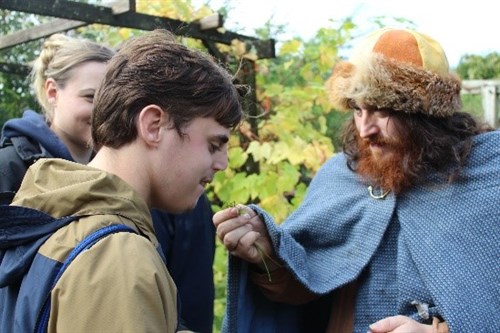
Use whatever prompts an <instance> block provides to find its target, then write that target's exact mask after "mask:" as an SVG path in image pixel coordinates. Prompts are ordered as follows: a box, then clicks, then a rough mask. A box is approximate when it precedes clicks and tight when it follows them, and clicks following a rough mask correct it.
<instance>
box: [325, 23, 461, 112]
mask: <svg viewBox="0 0 500 333" xmlns="http://www.w3.org/2000/svg"><path fill="white" fill-rule="evenodd" d="M326 89H327V92H328V95H329V98H330V101H331V102H332V104H333V105H334V107H336V108H338V109H340V110H343V111H347V110H350V106H349V105H350V102H351V101H354V102H357V103H359V104H364V105H369V106H371V107H375V108H378V109H389V110H393V111H401V112H405V113H423V114H426V115H429V116H434V117H448V116H451V115H452V114H453V113H455V112H457V111H460V109H461V100H460V89H461V83H460V80H459V79H458V77H456V76H455V75H453V74H450V73H449V68H448V60H447V59H446V55H445V53H444V51H443V49H442V48H441V46H440V45H439V43H438V42H436V41H435V40H434V39H432V38H430V37H429V36H426V35H424V34H421V33H418V32H415V31H411V30H406V29H392V28H383V29H380V30H377V31H375V32H373V33H371V34H370V35H368V36H367V37H366V38H365V39H364V40H363V41H361V43H360V44H359V45H358V47H357V48H356V49H355V50H354V51H353V55H352V57H351V58H350V59H349V61H348V62H345V61H343V62H340V63H338V64H337V65H336V66H335V68H334V70H333V74H332V76H331V77H330V78H329V79H328V81H327V82H326Z"/></svg>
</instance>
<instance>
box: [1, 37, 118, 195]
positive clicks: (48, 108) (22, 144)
mask: <svg viewBox="0 0 500 333" xmlns="http://www.w3.org/2000/svg"><path fill="white" fill-rule="evenodd" d="M113 54H114V51H113V50H112V49H111V48H108V47H106V46H104V45H100V44H97V43H95V42H92V41H90V40H85V39H77V38H70V37H67V36H65V35H62V34H55V35H52V36H51V37H50V38H48V39H47V40H46V41H45V42H44V44H43V47H42V50H41V52H40V55H39V57H38V58H37V59H36V60H35V62H34V65H33V69H32V73H31V78H32V88H33V90H34V92H35V95H36V98H37V100H38V102H39V104H40V106H41V108H42V111H43V115H41V114H39V113H37V112H34V111H31V110H27V111H25V112H24V114H23V117H22V118H19V119H11V120H9V121H7V122H6V123H5V125H4V128H3V131H2V139H1V142H0V174H1V177H0V191H1V192H11V193H12V194H13V193H14V192H16V191H17V189H18V188H19V186H20V185H21V181H22V179H23V177H24V174H25V173H26V170H27V168H28V167H29V166H30V165H31V164H32V163H34V162H35V161H36V160H38V159H40V158H44V157H58V158H63V159H66V160H70V161H75V162H79V163H83V164H86V163H88V162H89V161H90V158H91V157H92V154H93V149H92V147H91V144H90V141H91V135H90V118H91V115H92V109H93V100H94V93H95V91H96V89H97V87H98V86H99V83H100V81H101V80H102V78H103V76H104V72H105V70H106V64H107V62H108V61H109V60H110V59H111V57H112V56H113Z"/></svg>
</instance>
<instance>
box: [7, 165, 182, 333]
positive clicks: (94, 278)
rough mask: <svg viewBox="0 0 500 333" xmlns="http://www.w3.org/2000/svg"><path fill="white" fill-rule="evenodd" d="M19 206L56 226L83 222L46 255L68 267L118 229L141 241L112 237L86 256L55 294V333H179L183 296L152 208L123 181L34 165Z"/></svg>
mask: <svg viewBox="0 0 500 333" xmlns="http://www.w3.org/2000/svg"><path fill="white" fill-rule="evenodd" d="M12 204H13V205H20V206H25V207H30V208H36V209H38V210H41V211H43V212H46V213H48V214H50V215H52V216H54V217H56V218H58V217H63V216H67V215H77V216H81V218H79V219H78V220H77V221H76V222H72V223H70V224H69V225H67V226H65V227H62V228H60V229H59V230H57V231H56V232H55V233H54V234H53V235H52V236H51V237H50V238H49V239H48V240H47V241H46V242H45V243H44V244H43V245H42V246H41V247H40V249H39V254H41V255H42V256H44V257H46V258H48V260H57V261H59V262H63V261H64V259H65V257H66V256H67V255H68V253H69V252H70V251H71V250H72V249H73V248H74V247H75V245H77V244H78V243H79V242H80V241H81V240H83V239H84V238H85V236H87V235H89V234H90V233H92V232H93V231H95V230H97V229H100V228H102V227H104V226H107V225H111V224H125V225H127V226H129V227H131V228H133V229H134V230H136V231H137V232H138V234H133V233H126V232H120V233H116V234H112V235H109V236H107V237H105V238H103V239H101V240H100V241H99V242H97V243H96V244H95V245H94V246H92V247H91V248H90V249H88V250H86V251H85V252H83V253H81V254H80V255H78V257H77V258H76V259H75V260H74V261H73V262H72V263H71V265H70V266H69V267H68V269H67V270H66V271H65V272H64V274H63V275H62V276H61V278H60V279H59V281H58V282H57V284H56V285H55V287H54V289H53V291H52V294H51V310H50V319H49V326H48V331H49V332H63V333H64V332H175V331H176V328H177V291H176V287H175V285H174V282H173V281H172V279H171V277H170V275H169V273H168V271H167V268H166V266H165V263H164V261H163V260H162V258H161V257H160V255H159V253H158V252H157V247H158V246H159V245H158V240H157V239H156V236H155V234H154V229H153V222H152V219H151V215H150V213H149V207H148V206H147V205H146V203H145V202H144V200H143V199H142V198H141V197H140V196H139V195H138V193H136V192H135V191H134V190H133V189H132V188H131V187H130V186H129V185H128V184H127V183H126V182H124V181H123V180H121V179H120V178H118V177H116V176H114V175H112V174H109V173H106V172H103V171H101V170H97V169H95V168H91V167H88V166H85V165H81V164H77V163H73V162H68V161H65V160H62V159H42V160H40V161H38V162H36V163H35V164H33V165H32V166H31V167H30V168H29V169H28V172H27V174H26V176H25V178H24V180H23V183H22V185H21V188H20V189H19V192H18V193H17V195H16V197H15V198H14V201H13V202H12Z"/></svg>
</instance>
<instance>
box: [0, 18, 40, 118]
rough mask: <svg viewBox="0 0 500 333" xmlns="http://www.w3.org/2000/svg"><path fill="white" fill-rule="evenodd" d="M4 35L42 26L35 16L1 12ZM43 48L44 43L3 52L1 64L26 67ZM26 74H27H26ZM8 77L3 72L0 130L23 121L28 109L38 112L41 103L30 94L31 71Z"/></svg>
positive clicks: (26, 45) (0, 98) (0, 93)
mask: <svg viewBox="0 0 500 333" xmlns="http://www.w3.org/2000/svg"><path fill="white" fill-rule="evenodd" d="M0 21H1V22H2V24H1V25H0V33H1V34H2V35H7V34H9V33H12V32H16V31H19V30H21V29H25V28H30V27H33V26H34V25H36V24H39V23H41V22H42V20H41V19H39V18H38V17H36V16H35V15H30V14H25V13H19V12H13V11H8V10H4V9H0ZM39 48H40V42H31V43H26V44H22V45H17V46H14V47H11V48H8V49H5V50H1V51H0V63H4V64H8V65H10V66H9V68H13V66H12V65H24V66H26V65H27V64H28V62H29V61H31V60H33V59H34V58H35V57H36V55H37V52H38V49H39ZM23 70H27V71H26V72H23ZM16 72H17V71H13V72H11V73H7V72H5V71H0V126H2V125H3V123H4V122H5V121H6V120H8V119H11V118H16V117H19V116H20V115H21V114H22V111H23V110H24V109H26V108H30V109H34V110H36V108H37V102H36V100H35V98H34V97H33V95H32V93H31V91H30V80H29V77H28V72H29V67H27V66H26V67H22V68H20V72H19V73H17V74H16Z"/></svg>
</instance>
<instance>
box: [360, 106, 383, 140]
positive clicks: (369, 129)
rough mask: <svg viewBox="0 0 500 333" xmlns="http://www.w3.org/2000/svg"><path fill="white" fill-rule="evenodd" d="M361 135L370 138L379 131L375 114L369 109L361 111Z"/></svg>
mask: <svg viewBox="0 0 500 333" xmlns="http://www.w3.org/2000/svg"><path fill="white" fill-rule="evenodd" d="M358 123H359V128H358V130H359V136H360V137H361V138H363V139H366V138H369V137H371V136H373V135H375V134H378V133H379V128H378V126H377V123H376V121H375V118H374V117H373V114H372V113H371V112H369V111H367V110H362V111H361V117H360V119H359V122H358Z"/></svg>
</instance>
